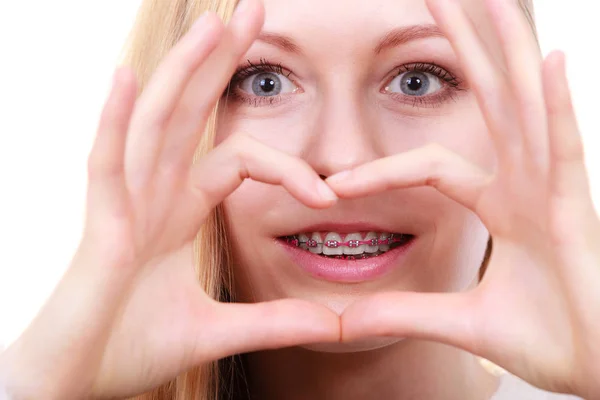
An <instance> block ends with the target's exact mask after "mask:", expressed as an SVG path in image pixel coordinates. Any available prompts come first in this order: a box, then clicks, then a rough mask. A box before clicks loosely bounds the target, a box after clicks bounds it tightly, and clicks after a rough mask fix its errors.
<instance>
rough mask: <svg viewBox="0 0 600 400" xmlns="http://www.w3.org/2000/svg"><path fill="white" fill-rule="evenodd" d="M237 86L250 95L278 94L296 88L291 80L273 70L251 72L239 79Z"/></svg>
mask: <svg viewBox="0 0 600 400" xmlns="http://www.w3.org/2000/svg"><path fill="white" fill-rule="evenodd" d="M238 87H239V88H240V89H241V90H243V91H244V92H246V93H248V94H250V95H253V96H259V97H272V96H278V95H281V94H285V93H293V92H294V91H296V90H297V87H296V85H294V83H293V82H292V81H291V80H289V79H288V78H287V77H285V76H283V75H282V74H278V73H275V72H260V73H256V74H252V75H250V76H248V77H246V78H244V79H243V80H241V81H240V83H239V86H238Z"/></svg>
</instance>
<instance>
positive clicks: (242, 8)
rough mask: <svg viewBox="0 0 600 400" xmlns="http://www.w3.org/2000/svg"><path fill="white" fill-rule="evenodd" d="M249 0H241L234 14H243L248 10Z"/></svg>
mask: <svg viewBox="0 0 600 400" xmlns="http://www.w3.org/2000/svg"><path fill="white" fill-rule="evenodd" d="M248 3H249V1H248V0H240V1H238V3H237V6H236V7H235V11H234V15H242V14H244V13H245V12H246V9H247V8H248Z"/></svg>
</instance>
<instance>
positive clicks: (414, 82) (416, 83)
mask: <svg viewBox="0 0 600 400" xmlns="http://www.w3.org/2000/svg"><path fill="white" fill-rule="evenodd" d="M441 88H442V83H441V82H440V78H438V77H437V76H435V75H433V74H430V73H428V72H421V71H406V72H403V73H401V74H400V75H398V76H397V77H395V78H394V79H393V80H392V81H391V82H390V83H389V85H388V86H387V87H386V88H385V91H386V92H388V93H402V94H405V95H407V96H428V95H431V94H434V93H436V92H438V91H439V90H440V89H441Z"/></svg>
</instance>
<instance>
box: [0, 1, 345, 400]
mask: <svg viewBox="0 0 600 400" xmlns="http://www.w3.org/2000/svg"><path fill="white" fill-rule="evenodd" d="M242 4H243V6H242V8H243V9H242V10H238V12H236V15H235V16H234V18H233V19H232V21H231V23H230V24H229V26H228V27H226V28H225V27H224V26H223V24H222V23H221V21H220V19H219V18H218V17H217V16H216V15H214V14H210V13H209V14H207V15H206V16H205V17H204V19H203V20H202V21H200V22H199V25H196V26H195V27H194V28H192V30H191V31H190V32H189V33H188V34H187V35H186V36H185V37H184V38H183V39H182V40H181V41H180V42H179V43H178V44H177V45H176V46H175V47H174V48H173V49H172V51H171V52H170V53H169V54H168V55H167V57H166V58H165V60H164V62H163V63H162V64H161V65H160V66H159V67H158V69H157V71H156V73H155V74H154V76H153V77H152V79H151V81H150V82H149V84H148V86H147V88H146V90H145V91H144V92H143V94H142V95H141V96H140V97H139V99H137V101H136V92H137V90H136V77H135V76H134V75H133V74H132V72H131V71H130V70H129V69H127V68H122V69H120V70H118V71H117V72H116V79H115V85H114V87H113V89H112V92H111V94H110V96H109V98H108V100H107V102H106V105H105V108H104V111H103V114H102V117H101V120H100V124H99V128H98V133H97V137H96V140H95V143H94V146H93V149H92V151H91V154H90V157H89V162H88V171H89V186H88V193H87V217H86V225H85V231H84V234H83V238H82V240H81V243H80V246H79V248H78V250H77V252H76V254H75V256H74V258H73V261H72V264H71V265H70V267H69V268H68V270H67V272H66V273H65V275H64V276H63V278H62V280H61V281H60V283H59V284H58V286H57V288H56V289H55V291H54V293H53V294H52V296H51V298H50V299H49V300H48V302H47V303H46V305H45V306H44V307H43V309H42V310H41V312H40V313H39V314H38V315H37V317H36V318H35V319H34V321H33V322H32V324H31V325H30V326H29V327H28V329H27V330H26V331H25V332H24V333H23V335H21V337H20V338H18V339H17V341H16V342H15V343H14V344H13V345H12V346H11V347H10V348H9V349H8V350H7V351H6V352H5V353H3V354H2V356H1V357H0V382H2V383H3V384H4V385H6V386H7V389H8V390H9V392H10V393H12V394H13V396H14V397H15V398H44V399H65V398H69V399H75V398H84V397H85V398H87V397H88V396H93V397H100V398H103V397H110V398H113V397H125V396H131V395H135V394H139V393H141V392H144V391H146V390H148V389H150V388H152V387H155V386H158V385H160V384H162V383H165V382H167V381H168V380H170V379H172V378H174V377H175V376H177V375H179V374H180V373H181V372H183V371H185V370H187V369H189V368H191V367H193V366H195V365H198V364H201V363H205V362H208V361H211V360H216V359H219V358H222V357H225V356H228V355H231V354H235V353H240V352H247V351H253V350H258V349H264V348H277V347H285V346H292V345H297V344H303V343H313V342H327V341H337V340H338V339H339V319H338V316H337V315H335V314H334V313H332V312H330V311H329V310H327V309H326V308H325V307H322V306H318V305H311V304H310V303H307V302H303V301H299V300H282V301H277V302H270V303H262V304H221V303H218V302H216V301H214V300H212V299H211V298H210V297H209V296H208V295H207V294H206V293H205V292H204V291H203V289H202V288H201V287H200V285H199V283H198V278H197V276H196V274H195V272H194V260H193V254H194V253H193V240H194V238H195V236H196V234H197V232H198V231H199V229H200V227H201V225H202V224H203V223H204V221H205V220H206V218H207V217H208V216H209V214H210V213H211V211H212V210H213V208H214V207H215V206H216V205H217V204H219V203H220V202H221V201H222V200H223V199H224V198H225V197H227V196H228V195H229V194H230V193H231V192H233V191H234V190H235V189H236V188H237V187H238V186H239V185H240V184H241V183H242V181H243V180H244V179H247V178H251V179H254V180H258V181H262V182H266V183H270V184H279V185H282V186H283V187H285V188H286V189H287V190H288V191H289V192H290V193H291V194H292V195H293V196H294V197H295V198H297V199H298V200H299V201H301V202H302V203H304V204H306V205H307V206H311V207H315V208H324V207H328V206H330V205H332V204H333V203H334V202H335V196H334V195H333V193H332V192H331V190H330V189H329V188H328V187H327V185H325V184H324V183H323V182H322V181H321V179H320V178H319V177H318V175H317V174H316V173H315V172H314V171H313V170H312V169H311V168H310V167H309V166H308V164H306V163H305V162H303V161H301V160H300V159H297V158H293V157H291V156H289V155H285V154H283V153H280V152H278V151H276V150H274V149H271V148H269V147H267V146H265V145H263V144H261V143H259V142H257V141H255V140H253V139H251V138H250V137H249V136H244V135H237V136H234V137H232V138H230V139H228V140H227V141H225V142H224V143H222V144H221V145H220V146H218V147H217V148H216V149H214V150H213V151H212V152H210V153H209V154H208V155H206V156H204V157H203V158H201V159H200V161H199V162H197V163H196V164H193V155H194V152H195V150H196V148H197V146H198V143H199V140H200V137H199V136H200V135H198V132H202V131H204V126H205V124H206V122H207V119H208V117H209V115H210V113H211V112H212V109H213V107H214V105H215V103H216V101H217V100H218V98H219V97H220V95H221V93H222V92H223V89H224V88H225V86H226V84H227V83H228V81H229V78H230V77H231V75H232V73H233V70H234V69H235V67H236V65H237V63H238V61H239V58H240V57H241V56H242V55H243V54H244V53H245V52H246V51H247V49H248V47H249V46H250V44H251V43H252V42H253V41H254V39H255V37H256V36H257V34H258V32H259V31H260V28H261V26H262V21H263V15H264V11H263V8H262V6H261V4H260V3H259V2H258V1H256V0H244V2H243V3H242ZM290 171H293V172H294V173H293V174H292V173H290ZM292 176H293V179H291V178H290V177H292ZM319 188H322V189H324V191H325V196H323V195H320V194H319V193H320V192H319ZM321 193H322V192H321ZM327 193H329V195H330V196H329V197H328V196H327ZM200 268H202V266H200Z"/></svg>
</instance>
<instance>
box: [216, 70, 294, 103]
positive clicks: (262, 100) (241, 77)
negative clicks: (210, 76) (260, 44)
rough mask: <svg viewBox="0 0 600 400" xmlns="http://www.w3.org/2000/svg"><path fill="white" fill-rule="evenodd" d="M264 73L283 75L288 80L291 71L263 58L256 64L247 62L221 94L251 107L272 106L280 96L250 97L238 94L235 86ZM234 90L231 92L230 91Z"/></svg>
mask: <svg viewBox="0 0 600 400" xmlns="http://www.w3.org/2000/svg"><path fill="white" fill-rule="evenodd" d="M265 72H273V73H275V74H279V75H283V76H285V77H286V78H288V79H290V75H291V74H292V72H291V71H289V70H287V69H286V68H284V67H283V65H281V64H276V63H272V62H270V61H269V60H267V59H265V58H261V59H260V60H259V62H258V64H254V63H252V61H250V60H248V61H247V65H246V66H242V67H239V68H238V69H237V70H236V71H235V73H234V74H233V78H231V81H230V82H229V85H227V89H226V91H225V93H224V94H223V95H224V96H225V97H233V98H234V99H235V100H240V101H243V102H245V103H247V104H249V105H251V106H253V107H260V106H264V105H272V104H274V103H276V102H279V101H280V100H281V97H282V96H281V95H277V96H263V97H260V96H250V95H245V94H241V93H239V92H238V91H237V90H236V89H235V86H236V85H237V84H239V83H240V82H242V81H243V80H244V79H246V78H248V77H249V76H252V75H256V74H262V73H265ZM232 88H234V89H233V90H231V89H232Z"/></svg>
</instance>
